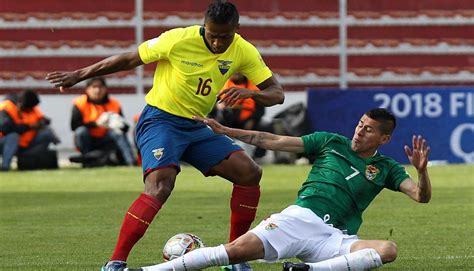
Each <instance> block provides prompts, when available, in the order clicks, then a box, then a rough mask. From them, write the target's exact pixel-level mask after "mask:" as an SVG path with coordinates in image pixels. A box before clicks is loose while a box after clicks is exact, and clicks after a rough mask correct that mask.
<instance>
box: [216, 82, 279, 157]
mask: <svg viewBox="0 0 474 271" xmlns="http://www.w3.org/2000/svg"><path fill="white" fill-rule="evenodd" d="M231 87H236V88H246V89H250V90H253V91H259V89H258V87H257V86H255V85H254V84H253V83H252V82H251V81H250V80H248V79H247V77H245V76H244V75H243V74H240V73H235V74H233V75H232V76H231V77H230V78H229V80H227V82H226V84H225V85H224V87H223V89H228V88H231ZM210 115H211V116H212V117H214V118H215V119H217V120H218V121H219V122H220V123H222V124H224V125H226V126H229V127H232V128H239V129H246V130H258V131H266V132H272V130H271V124H270V123H264V122H263V121H262V117H263V115H265V106H263V105H260V104H258V103H256V102H255V100H254V99H252V98H247V99H243V100H241V101H239V102H237V103H236V104H235V105H234V106H232V108H228V107H224V105H222V104H220V103H217V104H216V107H215V108H214V110H213V112H211V114H210ZM265 154H266V150H265V149H261V148H258V147H257V148H255V150H254V153H253V155H252V158H253V159H259V158H262V157H263V156H265Z"/></svg>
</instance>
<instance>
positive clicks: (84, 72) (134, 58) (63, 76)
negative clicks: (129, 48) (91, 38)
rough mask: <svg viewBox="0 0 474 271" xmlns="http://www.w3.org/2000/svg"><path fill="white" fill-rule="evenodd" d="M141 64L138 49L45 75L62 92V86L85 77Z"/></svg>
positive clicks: (73, 83)
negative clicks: (78, 67)
mask: <svg viewBox="0 0 474 271" xmlns="http://www.w3.org/2000/svg"><path fill="white" fill-rule="evenodd" d="M142 64H143V62H142V60H141V59H140V56H139V55H138V51H135V52H129V53H123V54H119V55H114V56H111V57H108V58H106V59H103V60H101V61H99V62H97V63H95V64H92V65H90V66H87V67H85V68H82V69H78V70H75V71H72V72H61V71H55V72H51V73H48V74H47V75H46V80H48V81H49V82H50V83H51V84H52V85H54V87H57V88H59V89H60V91H61V92H62V91H63V90H64V88H69V87H72V86H74V85H75V84H77V83H79V82H81V81H83V80H85V79H88V78H92V77H95V76H101V75H106V74H111V73H114V72H118V71H124V70H130V69H133V68H135V67H137V66H140V65H142Z"/></svg>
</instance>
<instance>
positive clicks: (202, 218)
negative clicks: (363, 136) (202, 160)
mask: <svg viewBox="0 0 474 271" xmlns="http://www.w3.org/2000/svg"><path fill="white" fill-rule="evenodd" d="M308 170H309V166H280V165H268V166H264V176H263V180H262V183H261V185H262V198H261V202H260V207H259V211H258V215H257V220H256V222H258V221H260V220H261V219H263V218H265V217H266V216H268V215H269V214H271V213H273V212H278V211H280V210H282V209H283V208H284V207H286V206H287V205H289V204H291V203H292V202H293V200H294V198H295V194H296V191H297V189H298V187H299V186H300V184H301V182H302V181H303V180H304V179H305V177H306V173H307V172H308ZM409 170H410V172H412V173H414V172H413V169H411V168H409ZM430 173H431V179H432V183H433V197H432V200H431V202H430V203H429V204H416V203H415V202H412V201H411V200H410V199H408V197H406V196H405V195H403V194H401V193H395V192H391V191H384V192H383V193H382V194H381V195H380V196H379V197H378V198H376V200H375V201H374V202H373V204H372V205H371V206H370V207H369V209H368V210H367V211H366V213H365V216H364V223H363V225H362V228H361V230H360V231H359V236H360V238H363V239H390V240H394V241H395V242H397V244H398V249H399V256H398V259H397V260H396V261H395V262H394V263H391V264H388V265H386V266H384V267H383V268H382V270H474V166H473V165H449V166H436V167H431V168H430ZM415 176H416V175H415ZM142 189H143V184H142V180H141V170H140V169H139V168H101V169H87V170H83V169H61V170H56V171H37V172H8V173H0V270H99V267H100V266H101V265H102V264H103V263H104V262H105V261H106V259H107V258H108V257H109V256H110V254H111V253H112V250H113V247H114V245H115V241H116V238H117V233H118V231H119V228H120V225H121V222H122V218H123V216H124V214H125V212H126V210H127V208H128V207H129V205H130V204H131V202H132V201H133V200H134V199H135V198H136V197H137V195H138V194H139V193H140V192H141V191H142ZM230 192H231V185H230V184H229V183H228V182H226V181H223V180H222V179H220V178H218V177H213V178H204V177H203V176H202V175H201V174H200V173H199V172H198V171H196V170H195V169H193V168H191V167H183V170H182V172H181V174H180V175H179V176H178V181H177V184H176V187H175V191H174V193H173V194H172V196H171V197H170V199H169V200H168V202H167V203H166V204H165V205H164V207H163V209H162V210H161V211H160V213H159V215H158V216H157V218H156V219H155V221H154V223H153V224H152V225H151V226H150V228H149V230H148V232H147V234H146V235H145V237H144V238H143V239H142V240H141V241H140V242H139V243H138V244H137V246H136V247H135V248H134V250H133V251H132V253H131V255H130V258H129V265H130V266H131V267H138V266H142V265H149V264H153V263H158V262H161V249H162V247H163V244H164V243H165V242H166V240H167V239H168V238H169V237H171V236H172V235H174V234H176V233H179V232H192V233H195V234H197V235H198V236H200V237H201V238H202V239H203V240H204V241H205V243H206V244H207V245H208V246H213V245H217V244H220V243H221V242H225V241H226V240H227V237H228V224H229V223H228V220H229V207H228V206H229V197H230ZM251 264H252V266H253V267H254V270H256V271H258V270H281V263H275V264H265V263H256V262H254V263H251ZM209 270H217V268H209Z"/></svg>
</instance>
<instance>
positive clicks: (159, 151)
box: [152, 148, 164, 160]
mask: <svg viewBox="0 0 474 271" xmlns="http://www.w3.org/2000/svg"><path fill="white" fill-rule="evenodd" d="M152 152H153V156H155V158H156V160H160V159H161V157H163V155H164V148H159V149H154V150H152Z"/></svg>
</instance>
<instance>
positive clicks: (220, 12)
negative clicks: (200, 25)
mask: <svg viewBox="0 0 474 271" xmlns="http://www.w3.org/2000/svg"><path fill="white" fill-rule="evenodd" d="M204 18H205V19H204V21H205V22H207V21H208V20H211V21H212V22H214V23H217V24H229V23H231V24H235V25H236V24H238V23H239V12H238V11H237V8H236V7H235V5H234V4H232V3H230V2H227V1H225V0H216V1H214V3H212V4H210V5H209V7H208V8H207V11H206V15H205V17H204Z"/></svg>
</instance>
